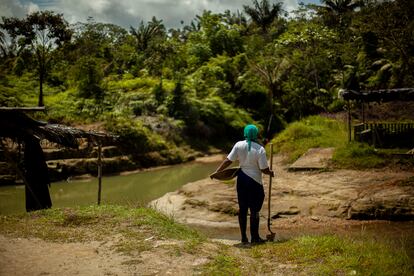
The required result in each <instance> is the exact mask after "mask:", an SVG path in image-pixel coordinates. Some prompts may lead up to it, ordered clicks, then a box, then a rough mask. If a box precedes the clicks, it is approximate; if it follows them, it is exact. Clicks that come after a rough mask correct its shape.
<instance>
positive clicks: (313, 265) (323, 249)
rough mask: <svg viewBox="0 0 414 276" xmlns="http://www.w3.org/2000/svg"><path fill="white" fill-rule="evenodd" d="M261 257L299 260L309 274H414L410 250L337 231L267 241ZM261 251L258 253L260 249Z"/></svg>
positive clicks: (293, 261) (300, 267) (290, 260)
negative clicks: (285, 240) (339, 233)
mask: <svg viewBox="0 0 414 276" xmlns="http://www.w3.org/2000/svg"><path fill="white" fill-rule="evenodd" d="M260 250H261V251H264V252H266V253H265V254H264V255H262V256H259V258H265V257H268V256H271V258H272V259H273V260H274V261H277V262H279V263H290V264H296V265H297V266H296V267H295V269H294V270H295V271H296V272H299V273H303V272H305V273H306V274H308V275H412V273H414V270H413V266H412V264H411V260H410V259H409V257H408V255H407V254H406V252H405V251H404V250H403V249H401V250H398V249H395V248H393V247H392V246H390V245H387V244H385V243H381V242H378V241H376V240H374V239H372V238H365V239H363V240H360V239H358V240H357V239H352V238H349V237H339V236H335V235H327V236H302V237H299V238H296V239H293V240H289V241H287V242H283V243H279V244H266V245H264V246H263V248H261V249H260ZM256 255H257V253H256Z"/></svg>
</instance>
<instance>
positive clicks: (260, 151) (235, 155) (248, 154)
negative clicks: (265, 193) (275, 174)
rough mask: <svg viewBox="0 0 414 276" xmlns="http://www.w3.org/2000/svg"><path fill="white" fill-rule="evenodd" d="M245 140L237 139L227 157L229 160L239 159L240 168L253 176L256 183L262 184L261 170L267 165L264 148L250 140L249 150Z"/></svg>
mask: <svg viewBox="0 0 414 276" xmlns="http://www.w3.org/2000/svg"><path fill="white" fill-rule="evenodd" d="M248 149H249V144H248V143H247V141H239V142H237V143H236V144H235V145H234V146H233V149H232V150H231V152H230V153H229V155H228V156H227V159H229V160H230V161H236V160H239V163H240V168H241V170H242V171H243V172H244V173H245V174H247V175H248V176H250V177H251V178H253V179H254V180H255V181H256V182H257V183H260V184H262V171H261V170H263V169H266V168H267V167H269V165H268V164H267V159H266V151H265V149H264V148H263V147H262V146H261V145H259V144H258V143H255V142H253V141H252V143H251V148H250V151H248Z"/></svg>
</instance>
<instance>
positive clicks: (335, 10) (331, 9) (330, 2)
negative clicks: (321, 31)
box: [319, 0, 363, 26]
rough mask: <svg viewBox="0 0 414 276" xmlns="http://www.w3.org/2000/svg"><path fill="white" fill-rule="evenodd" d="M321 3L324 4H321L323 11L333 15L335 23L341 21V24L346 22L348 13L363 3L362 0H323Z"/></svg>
mask: <svg viewBox="0 0 414 276" xmlns="http://www.w3.org/2000/svg"><path fill="white" fill-rule="evenodd" d="M321 3H322V4H324V6H319V9H320V11H321V13H322V14H325V15H327V16H328V17H332V18H333V21H334V24H335V23H339V26H342V25H343V24H344V22H343V20H344V17H345V16H346V15H348V14H349V13H352V12H353V11H355V9H356V8H359V7H362V5H363V1H362V0H321Z"/></svg>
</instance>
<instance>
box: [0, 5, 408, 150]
mask: <svg viewBox="0 0 414 276" xmlns="http://www.w3.org/2000/svg"><path fill="white" fill-rule="evenodd" d="M282 7H283V5H282V3H281V2H276V3H272V2H271V1H268V0H260V1H259V0H253V1H252V3H251V4H250V5H246V6H244V7H243V10H242V11H239V12H237V13H232V12H230V11H225V12H223V13H213V12H211V11H204V12H203V13H202V14H199V15H197V16H196V18H194V20H193V21H192V22H191V24H189V25H185V26H182V27H181V28H174V29H167V28H166V26H164V24H163V20H162V19H160V18H155V17H153V18H152V20H150V21H149V22H143V21H141V22H138V23H137V25H135V26H130V28H129V29H124V28H123V27H120V26H117V25H114V24H110V23H101V22H96V21H95V20H94V19H93V18H89V19H88V20H87V22H79V23H76V24H69V23H68V22H67V21H66V20H65V15H64V14H56V13H54V12H52V11H40V12H36V13H32V14H28V15H27V16H26V17H25V18H22V19H19V18H5V17H3V18H2V19H1V21H0V57H1V59H0V60H1V61H0V62H1V64H0V106H33V105H39V106H43V105H45V106H46V107H47V110H48V112H47V114H46V115H45V118H44V119H46V120H49V121H53V122H60V123H67V124H82V123H90V122H98V121H99V122H104V124H105V125H106V126H107V129H108V130H111V131H114V132H122V133H119V134H121V135H122V134H123V133H124V134H125V133H126V134H128V135H130V137H135V138H137V139H141V138H142V137H145V139H141V142H142V143H144V142H145V143H146V144H145V145H146V146H147V147H150V148H153V149H162V148H165V147H168V145H170V144H171V143H172V144H175V145H180V144H182V143H187V142H188V140H191V141H192V142H194V141H197V140H202V139H206V138H209V139H210V138H211V139H212V140H211V141H214V142H226V141H230V139H235V138H238V137H240V129H241V128H242V127H243V126H244V125H245V124H246V123H251V122H254V123H256V124H258V125H259V126H260V128H261V130H262V134H263V136H264V137H271V136H272V135H273V134H274V133H275V132H277V131H279V130H281V129H283V127H284V125H285V124H286V123H287V122H292V121H295V120H298V119H300V118H303V117H305V116H308V115H313V114H317V113H321V112H337V111H341V110H343V106H344V102H343V101H341V99H339V98H338V91H339V89H341V88H342V89H351V90H371V89H388V88H401V87H414V74H413V72H414V14H413V13H414V2H413V1H411V0H394V1H390V0H385V1H383V0H323V1H321V4H320V5H303V4H301V5H300V6H299V8H298V9H297V10H295V11H293V12H291V13H287V12H285V11H283V9H282ZM177 133H179V134H180V135H177ZM140 137H141V138H140ZM186 140H187V142H185V141H186Z"/></svg>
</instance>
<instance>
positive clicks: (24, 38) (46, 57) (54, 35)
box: [0, 11, 72, 106]
mask: <svg viewBox="0 0 414 276" xmlns="http://www.w3.org/2000/svg"><path fill="white" fill-rule="evenodd" d="M0 27H1V28H3V29H4V30H6V31H7V32H8V34H9V35H10V37H11V38H12V39H18V43H20V44H21V46H22V47H28V48H29V49H30V51H31V52H32V53H33V54H34V56H35V59H36V62H37V70H38V75H39V100H38V105H39V106H43V105H44V103H43V82H44V80H45V77H46V75H47V72H48V71H47V70H48V65H49V62H50V60H51V52H52V51H53V50H54V49H55V48H56V47H59V46H61V45H62V44H63V43H64V42H66V41H69V40H70V38H71V36H72V32H71V30H70V29H69V25H68V23H67V22H66V21H65V20H64V18H63V15H62V14H55V13H54V12H52V11H40V12H35V13H31V14H29V15H27V17H26V18H23V19H18V18H15V17H11V18H5V17H3V23H2V24H1V25H0ZM19 38H20V39H19Z"/></svg>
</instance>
